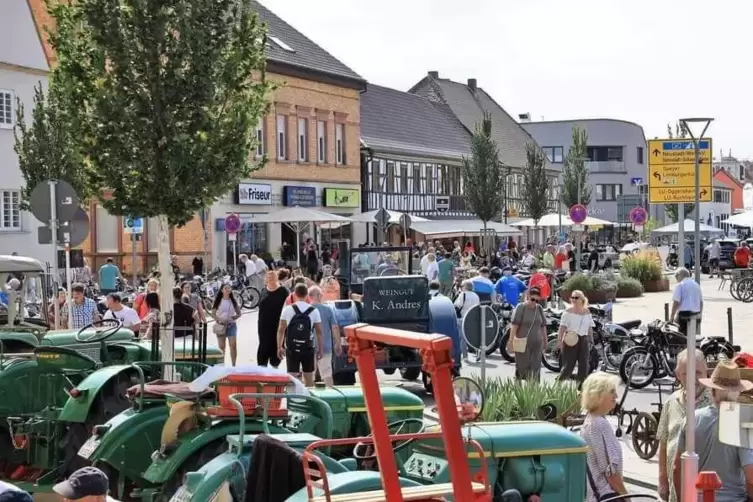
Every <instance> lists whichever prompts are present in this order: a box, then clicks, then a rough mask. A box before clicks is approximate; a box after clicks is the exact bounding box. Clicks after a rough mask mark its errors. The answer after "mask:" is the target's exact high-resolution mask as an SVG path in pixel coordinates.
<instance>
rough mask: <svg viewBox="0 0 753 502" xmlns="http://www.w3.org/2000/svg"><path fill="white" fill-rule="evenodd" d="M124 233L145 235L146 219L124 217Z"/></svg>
mask: <svg viewBox="0 0 753 502" xmlns="http://www.w3.org/2000/svg"><path fill="white" fill-rule="evenodd" d="M123 232H125V233H127V234H143V233H144V218H138V217H134V216H124V217H123Z"/></svg>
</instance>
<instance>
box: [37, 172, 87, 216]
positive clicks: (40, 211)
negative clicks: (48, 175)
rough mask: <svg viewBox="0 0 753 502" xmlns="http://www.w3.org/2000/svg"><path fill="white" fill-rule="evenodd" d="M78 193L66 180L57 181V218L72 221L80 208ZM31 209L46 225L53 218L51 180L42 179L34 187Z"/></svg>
mask: <svg viewBox="0 0 753 502" xmlns="http://www.w3.org/2000/svg"><path fill="white" fill-rule="evenodd" d="M78 202H79V199H78V195H76V191H75V190H74V189H73V187H72V186H71V185H70V184H69V183H66V182H65V181H56V182H55V219H56V220H57V221H59V222H60V221H70V220H71V219H72V218H73V215H75V214H76V210H77V209H78ZM29 206H30V207H29V210H30V211H31V214H33V215H34V217H35V218H36V219H38V220H39V221H40V222H42V223H44V224H45V225H47V224H49V223H50V220H51V219H52V201H51V200H50V182H49V181H42V182H41V183H38V184H37V186H35V187H34V190H32V191H31V196H30V198H29Z"/></svg>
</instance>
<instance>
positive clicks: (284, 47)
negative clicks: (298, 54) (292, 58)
mask: <svg viewBox="0 0 753 502" xmlns="http://www.w3.org/2000/svg"><path fill="white" fill-rule="evenodd" d="M269 40H271V41H272V42H274V44H275V45H276V46H277V47H279V48H280V49H282V50H284V51H288V52H295V49H293V48H292V47H290V46H289V45H288V44H286V43H285V42H283V41H282V40H280V39H279V38H277V37H271V36H270V37H269Z"/></svg>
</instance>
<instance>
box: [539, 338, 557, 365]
mask: <svg viewBox="0 0 753 502" xmlns="http://www.w3.org/2000/svg"><path fill="white" fill-rule="evenodd" d="M541 364H543V365H544V367H545V368H546V369H548V370H549V371H551V372H552V373H559V372H560V369H561V358H560V350H559V349H558V348H557V335H556V334H555V335H550V336H549V339H548V340H547V343H546V348H545V349H544V353H543V354H541Z"/></svg>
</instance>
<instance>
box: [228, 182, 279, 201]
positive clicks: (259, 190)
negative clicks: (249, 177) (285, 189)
mask: <svg viewBox="0 0 753 502" xmlns="http://www.w3.org/2000/svg"><path fill="white" fill-rule="evenodd" d="M235 203H236V204H240V205H241V206H269V205H271V204H272V185H269V184H267V183H240V184H239V185H238V191H237V192H236V193H235Z"/></svg>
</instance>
